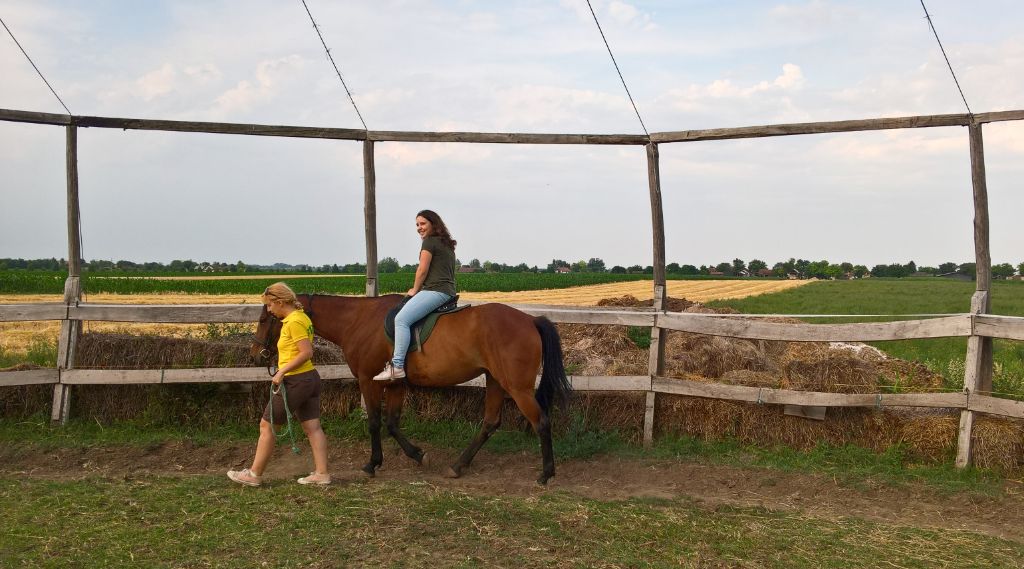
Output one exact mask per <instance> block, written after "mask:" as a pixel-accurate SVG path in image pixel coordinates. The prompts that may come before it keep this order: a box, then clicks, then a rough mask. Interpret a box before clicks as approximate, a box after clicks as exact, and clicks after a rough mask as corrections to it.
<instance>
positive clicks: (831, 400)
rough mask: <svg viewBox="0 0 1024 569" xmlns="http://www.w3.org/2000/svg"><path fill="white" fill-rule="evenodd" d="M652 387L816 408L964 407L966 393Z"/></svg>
mask: <svg viewBox="0 0 1024 569" xmlns="http://www.w3.org/2000/svg"><path fill="white" fill-rule="evenodd" d="M652 390H653V391H655V392H656V393H670V394H673V395H688V396H690V397H705V398H709V399H725V400H729V401H744V402H747V403H765V404H773V405H802V406H820V407H894V406H899V407H941V408H955V409H964V408H966V407H967V394H965V393H821V392H816V391H794V390H790V389H771V388H767V387H751V386H747V385H724V384H721V383H703V382H700V381H692V380H688V379H673V378H667V377H655V378H654V380H653V382H652Z"/></svg>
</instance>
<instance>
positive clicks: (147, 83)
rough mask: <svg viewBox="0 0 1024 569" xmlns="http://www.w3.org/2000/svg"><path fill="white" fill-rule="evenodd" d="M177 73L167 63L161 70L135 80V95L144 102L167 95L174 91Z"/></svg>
mask: <svg viewBox="0 0 1024 569" xmlns="http://www.w3.org/2000/svg"><path fill="white" fill-rule="evenodd" d="M177 75H178V74H177V72H176V71H175V70H174V66H172V65H171V64H170V63H165V64H163V66H161V67H160V69H156V70H154V71H150V72H149V73H147V74H145V75H143V76H142V77H139V78H138V79H136V80H135V93H136V95H137V96H139V97H141V98H142V100H144V101H152V100H153V99H155V98H157V97H160V96H163V95H166V94H168V93H170V92H171V91H173V90H174V82H175V79H176V78H177Z"/></svg>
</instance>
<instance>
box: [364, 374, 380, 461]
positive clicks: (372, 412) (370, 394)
mask: <svg viewBox="0 0 1024 569" xmlns="http://www.w3.org/2000/svg"><path fill="white" fill-rule="evenodd" d="M375 384H377V385H375ZM359 392H360V393H361V394H362V396H363V403H365V404H366V426H367V428H368V429H369V431H370V462H367V463H366V464H365V465H364V466H363V472H365V473H366V474H367V475H368V476H376V474H377V468H379V467H380V465H381V464H384V451H383V449H382V448H381V442H380V422H381V421H380V402H381V398H382V395H383V392H384V388H383V386H381V385H379V382H375V381H373V380H372V379H370V378H363V379H360V380H359Z"/></svg>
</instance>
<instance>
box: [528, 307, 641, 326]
mask: <svg viewBox="0 0 1024 569" xmlns="http://www.w3.org/2000/svg"><path fill="white" fill-rule="evenodd" d="M517 308H519V309H520V310H522V311H523V312H525V313H527V314H529V315H531V316H546V317H548V319H550V320H551V321H552V322H561V323H567V324H568V323H574V324H612V325H617V326H645V327H647V326H653V325H654V316H655V315H654V313H653V312H651V313H647V314H644V313H642V312H640V313H638V312H630V311H611V310H607V311H606V310H600V311H597V310H573V309H558V308H534V307H531V306H529V305H522V304H521V305H517Z"/></svg>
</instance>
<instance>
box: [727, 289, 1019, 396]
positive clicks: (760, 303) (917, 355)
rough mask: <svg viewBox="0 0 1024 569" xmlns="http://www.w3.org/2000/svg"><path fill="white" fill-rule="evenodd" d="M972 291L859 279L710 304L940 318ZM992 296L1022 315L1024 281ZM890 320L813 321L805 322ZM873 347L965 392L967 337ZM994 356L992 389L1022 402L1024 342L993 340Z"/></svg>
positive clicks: (995, 306) (1002, 309)
mask: <svg viewBox="0 0 1024 569" xmlns="http://www.w3.org/2000/svg"><path fill="white" fill-rule="evenodd" d="M973 293H974V283H973V282H960V281H947V280H943V279H937V278H909V279H861V280H853V281H821V282H816V283H811V284H810V285H808V286H806V287H801V288H798V289H793V290H787V291H782V292H779V293H776V294H771V295H764V296H757V297H750V298H744V299H730V300H720V301H714V302H710V303H708V304H710V305H711V306H728V307H731V308H735V309H736V310H739V311H740V312H744V313H750V314H882V315H897V314H944V313H964V312H967V311H968V310H969V309H970V304H971V295H972V294H973ZM991 294H992V312H993V313H995V314H1001V315H1004V316H1024V282H1022V281H994V282H993V283H992V292H991ZM909 318H914V317H909ZM893 319H894V318H892V317H882V318H854V319H851V318H841V319H840V318H834V319H833V318H814V319H808V322H816V323H825V322H859V321H880V320H893ZM872 345H874V346H876V347H878V348H880V349H881V350H883V351H885V352H886V353H888V354H890V355H893V356H896V357H898V358H903V359H907V360H917V361H920V362H922V363H924V364H925V365H927V366H928V367H929V368H931V369H933V370H934V371H936V372H938V373H941V374H942V375H943V377H944V378H945V380H946V387H947V388H949V389H950V390H953V391H957V390H960V389H962V388H963V378H964V367H963V364H964V357H965V355H966V353H967V339H966V338H936V339H928V340H903V341H894V342H873V343H872ZM993 358H994V360H995V364H996V369H995V376H994V378H993V389H994V390H995V391H996V392H998V393H1000V394H1002V395H1007V396H1011V397H1015V398H1024V342H1015V341H1011V340H996V341H995V342H994V349H993Z"/></svg>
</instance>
